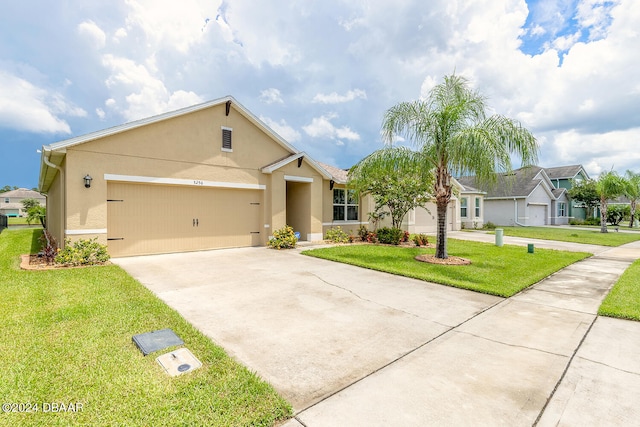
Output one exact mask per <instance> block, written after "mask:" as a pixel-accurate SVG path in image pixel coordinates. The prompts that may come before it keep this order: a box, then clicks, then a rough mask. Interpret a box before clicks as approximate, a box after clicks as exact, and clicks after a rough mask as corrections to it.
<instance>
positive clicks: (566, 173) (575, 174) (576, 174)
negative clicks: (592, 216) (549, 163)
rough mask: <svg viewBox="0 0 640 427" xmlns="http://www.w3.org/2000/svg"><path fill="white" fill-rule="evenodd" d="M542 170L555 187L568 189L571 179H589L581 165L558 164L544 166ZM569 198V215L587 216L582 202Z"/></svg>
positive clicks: (580, 217)
mask: <svg viewBox="0 0 640 427" xmlns="http://www.w3.org/2000/svg"><path fill="white" fill-rule="evenodd" d="M544 170H545V172H546V173H547V176H549V179H550V180H551V183H552V184H553V186H554V187H555V188H565V189H567V190H570V189H571V186H572V182H573V181H584V180H587V179H589V175H588V174H587V171H585V170H584V168H583V167H582V165H571V166H559V167H555V168H545V169H544ZM569 199H570V200H569V205H568V207H569V212H568V215H569V217H570V218H577V219H585V218H586V217H587V208H586V207H585V206H584V204H582V203H580V202H579V201H577V200H572V199H571V198H569Z"/></svg>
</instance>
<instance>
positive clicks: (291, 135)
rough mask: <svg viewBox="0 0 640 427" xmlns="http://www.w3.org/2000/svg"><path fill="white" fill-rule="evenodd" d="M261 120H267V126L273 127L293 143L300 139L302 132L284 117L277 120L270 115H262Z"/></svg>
mask: <svg viewBox="0 0 640 427" xmlns="http://www.w3.org/2000/svg"><path fill="white" fill-rule="evenodd" d="M260 120H262V121H263V122H265V123H266V125H267V126H269V127H270V128H271V129H273V130H274V131H275V133H277V134H278V135H280V136H281V137H282V138H284V140H285V141H287V142H289V143H293V142H297V141H299V140H300V137H301V135H300V132H298V131H297V130H295V129H294V128H293V127H291V126H289V125H288V124H287V122H286V121H285V120H284V119H283V120H280V121H279V122H276V121H275V120H271V119H270V118H268V117H263V116H260Z"/></svg>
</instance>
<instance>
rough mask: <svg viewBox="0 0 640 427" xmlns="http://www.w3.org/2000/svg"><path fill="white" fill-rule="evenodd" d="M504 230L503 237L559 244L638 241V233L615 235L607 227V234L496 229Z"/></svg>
mask: <svg viewBox="0 0 640 427" xmlns="http://www.w3.org/2000/svg"><path fill="white" fill-rule="evenodd" d="M498 228H502V229H503V230H504V235H505V236H512V237H524V238H529V239H542V240H557V241H560V242H573V243H586V244H590V245H601V246H620V245H624V244H625V243H630V242H635V241H636V240H640V233H617V232H615V231H614V229H613V227H609V232H608V233H601V232H600V229H599V228H598V229H597V230H596V229H594V230H581V229H572V228H561V227H557V228H552V227H498Z"/></svg>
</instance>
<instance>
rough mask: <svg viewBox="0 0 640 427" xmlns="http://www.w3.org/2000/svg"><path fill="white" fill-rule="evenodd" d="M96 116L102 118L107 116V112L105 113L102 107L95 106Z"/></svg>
mask: <svg viewBox="0 0 640 427" xmlns="http://www.w3.org/2000/svg"><path fill="white" fill-rule="evenodd" d="M96 116H98V117H99V118H100V120H104V118H105V117H106V116H107V113H105V112H104V110H103V109H102V108H96Z"/></svg>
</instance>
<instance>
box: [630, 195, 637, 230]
mask: <svg viewBox="0 0 640 427" xmlns="http://www.w3.org/2000/svg"><path fill="white" fill-rule="evenodd" d="M629 207H630V209H631V218H630V219H629V228H633V222H634V219H635V217H636V201H635V200H631V202H630V206H629Z"/></svg>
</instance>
